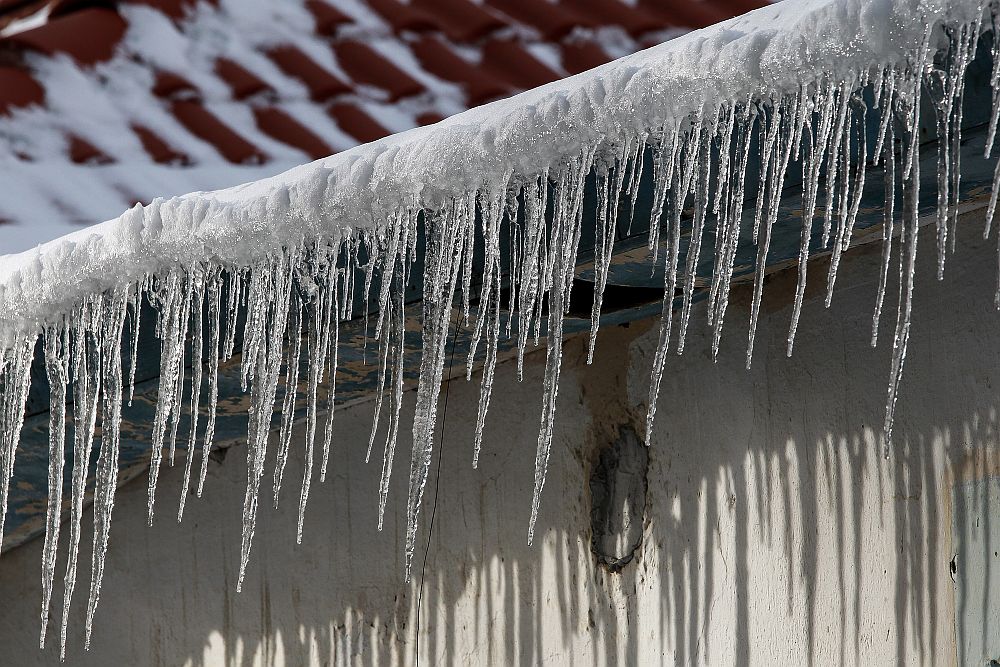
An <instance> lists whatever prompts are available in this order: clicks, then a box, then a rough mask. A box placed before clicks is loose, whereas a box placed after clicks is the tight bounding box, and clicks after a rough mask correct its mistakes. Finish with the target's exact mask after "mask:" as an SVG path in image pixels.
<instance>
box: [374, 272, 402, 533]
mask: <svg viewBox="0 0 1000 667" xmlns="http://www.w3.org/2000/svg"><path fill="white" fill-rule="evenodd" d="M404 285H405V281H400V284H399V287H398V288H397V289H396V291H395V294H394V303H393V304H392V307H391V308H392V314H394V315H395V321H394V326H393V333H394V339H395V344H396V347H395V350H394V352H393V366H392V412H391V413H390V417H389V433H388V435H387V436H386V439H385V449H384V450H383V452H382V475H381V478H380V479H379V486H378V529H379V530H382V526H383V519H384V517H385V506H386V503H387V502H388V498H389V477H390V475H391V473H392V462H393V459H394V457H395V455H396V439H397V436H398V434H399V416H400V411H401V409H402V404H403V362H404V360H405V358H406V312H405V309H404V303H403V293H404Z"/></svg>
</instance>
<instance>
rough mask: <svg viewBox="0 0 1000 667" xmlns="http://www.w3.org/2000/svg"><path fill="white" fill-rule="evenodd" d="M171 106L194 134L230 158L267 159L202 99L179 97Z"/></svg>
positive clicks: (241, 161) (242, 160)
mask: <svg viewBox="0 0 1000 667" xmlns="http://www.w3.org/2000/svg"><path fill="white" fill-rule="evenodd" d="M170 110H171V111H172V112H173V114H174V116H175V117H176V118H177V120H179V121H180V122H181V124H182V125H184V127H186V128H187V129H188V131H190V132H191V134H193V135H195V136H196V137H198V138H199V139H202V140H203V141H206V142H208V143H210V144H212V145H213V146H215V149H216V150H217V151H219V153H220V154H221V155H222V156H223V157H224V158H226V159H227V160H229V161H230V162H233V163H236V164H259V163H261V162H264V161H266V160H267V156H266V155H265V154H264V153H263V152H262V151H261V150H260V149H259V148H257V147H256V146H254V145H253V144H251V143H250V142H249V141H247V140H246V139H244V138H243V137H241V136H240V135H238V134H237V133H236V132H234V131H233V130H231V129H230V128H229V126H228V125H226V124H225V123H223V122H222V121H221V120H219V119H218V118H216V117H215V115H213V114H212V113H211V112H210V111H209V110H208V109H206V108H205V107H203V106H202V105H201V103H200V102H196V101H194V100H177V101H175V102H173V103H172V104H171V105H170Z"/></svg>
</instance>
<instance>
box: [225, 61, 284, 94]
mask: <svg viewBox="0 0 1000 667" xmlns="http://www.w3.org/2000/svg"><path fill="white" fill-rule="evenodd" d="M215 73H216V75H218V77H219V78H220V79H222V80H223V81H225V82H226V84H227V85H228V86H229V89H230V90H231V91H232V93H233V98H234V99H237V100H242V99H246V98H247V97H250V96H251V95H256V94H257V93H260V92H264V91H271V90H272V88H271V86H269V85H267V83H266V82H265V81H264V80H263V79H261V78H260V77H259V76H257V75H256V74H254V73H253V72H251V71H250V70H248V69H247V68H245V67H243V66H242V65H240V64H239V63H237V62H234V61H232V60H230V59H229V58H219V59H218V60H216V61H215Z"/></svg>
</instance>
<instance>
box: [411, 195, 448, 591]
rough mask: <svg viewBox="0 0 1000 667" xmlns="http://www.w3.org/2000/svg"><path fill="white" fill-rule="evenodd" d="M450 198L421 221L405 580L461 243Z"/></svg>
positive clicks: (424, 478)
mask: <svg viewBox="0 0 1000 667" xmlns="http://www.w3.org/2000/svg"><path fill="white" fill-rule="evenodd" d="M457 207H458V204H457V203H453V204H452V206H451V207H450V211H449V214H450V215H448V216H447V217H440V218H436V217H433V216H428V217H427V218H425V221H424V230H425V234H424V236H425V239H426V251H425V252H426V254H425V257H424V300H423V302H422V304H421V305H422V309H423V322H422V331H421V341H422V349H423V353H422V354H421V357H420V378H419V380H418V382H417V405H416V411H415V414H414V417H413V450H412V453H411V458H410V483H409V492H408V495H407V503H406V547H405V549H406V551H405V554H404V563H405V576H406V579H407V580H409V577H410V568H411V565H412V562H413V554H414V550H415V548H416V539H417V519H418V516H419V513H420V503H421V501H422V499H423V493H424V487H425V485H426V484H427V474H428V471H429V469H430V463H431V454H432V452H433V447H434V442H433V439H434V425H435V422H436V419H437V399H438V394H439V393H440V391H441V378H442V375H443V373H444V363H445V344H446V342H447V338H448V326H449V323H450V321H451V305H452V301H453V299H454V297H455V285H456V283H457V281H458V273H459V265H460V263H461V257H462V248H461V243H460V241H461V239H462V236H461V234H460V228H459V225H457V224H454V223H455V222H456V220H455V218H456V217H457V210H456V209H457Z"/></svg>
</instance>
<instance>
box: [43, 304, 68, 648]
mask: <svg viewBox="0 0 1000 667" xmlns="http://www.w3.org/2000/svg"><path fill="white" fill-rule="evenodd" d="M69 345H70V343H69V327H68V325H67V323H66V320H65V318H63V321H62V322H61V323H60V324H59V326H56V327H48V328H47V329H46V330H45V370H46V375H47V377H48V380H49V497H48V504H47V505H46V508H45V544H44V546H43V547H42V628H41V632H40V633H39V638H38V647H39V648H45V633H46V630H47V628H48V624H49V604H50V601H51V599H52V582H53V580H54V579H55V573H56V555H57V549H58V547H59V526H60V524H61V523H62V491H63V466H64V465H65V463H64V459H65V453H66V452H65V446H66V389H67V386H68V385H69Z"/></svg>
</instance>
